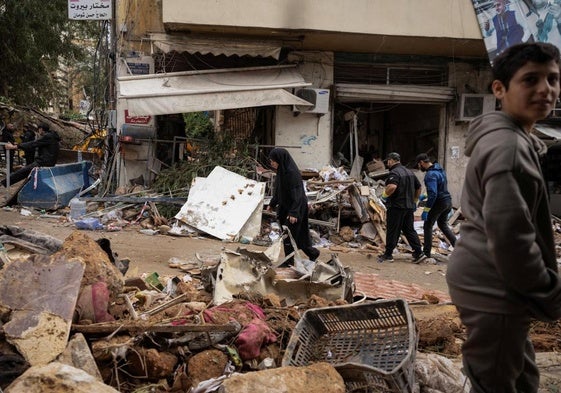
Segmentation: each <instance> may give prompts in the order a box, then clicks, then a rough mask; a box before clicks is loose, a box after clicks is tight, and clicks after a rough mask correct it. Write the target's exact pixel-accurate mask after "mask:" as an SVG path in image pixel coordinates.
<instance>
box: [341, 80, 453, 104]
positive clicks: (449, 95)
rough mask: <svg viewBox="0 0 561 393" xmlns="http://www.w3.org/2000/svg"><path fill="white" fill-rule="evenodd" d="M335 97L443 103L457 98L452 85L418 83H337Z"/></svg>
mask: <svg viewBox="0 0 561 393" xmlns="http://www.w3.org/2000/svg"><path fill="white" fill-rule="evenodd" d="M335 97H336V99H337V100H338V101H340V102H357V101H363V102H364V101H366V102H375V101H378V102H396V103H423V104H441V103H447V102H450V101H452V100H454V98H455V90H454V88H451V87H437V86H416V85H363V84H345V83H338V84H337V85H335Z"/></svg>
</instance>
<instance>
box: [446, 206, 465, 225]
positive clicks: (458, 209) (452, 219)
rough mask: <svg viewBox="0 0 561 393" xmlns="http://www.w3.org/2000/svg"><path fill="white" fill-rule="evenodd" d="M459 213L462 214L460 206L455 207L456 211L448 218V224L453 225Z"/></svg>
mask: <svg viewBox="0 0 561 393" xmlns="http://www.w3.org/2000/svg"><path fill="white" fill-rule="evenodd" d="M460 214H462V210H461V209H460V208H457V209H456V212H455V213H454V214H453V215H452V217H450V219H449V220H448V225H454V223H455V222H456V220H457V219H458V217H460Z"/></svg>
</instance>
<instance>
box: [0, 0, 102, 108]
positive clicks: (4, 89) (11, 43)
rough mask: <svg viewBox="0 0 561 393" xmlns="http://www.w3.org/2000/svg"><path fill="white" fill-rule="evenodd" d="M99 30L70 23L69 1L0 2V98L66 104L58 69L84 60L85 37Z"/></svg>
mask: <svg viewBox="0 0 561 393" xmlns="http://www.w3.org/2000/svg"><path fill="white" fill-rule="evenodd" d="M97 30H98V23H97V22H90V21H71V20H69V19H68V1H67V0H51V1H43V0H18V1H14V0H0V54H1V55H0V96H6V97H9V98H10V99H11V100H12V101H13V102H14V103H16V104H20V105H28V106H41V107H45V106H46V104H47V103H48V102H49V101H50V100H51V99H53V98H62V99H64V100H66V99H67V98H66V97H59V95H60V92H61V91H64V89H61V81H60V80H59V79H58V76H57V75H56V71H57V70H59V69H60V64H64V65H65V66H67V67H72V66H73V65H75V64H76V63H77V62H79V61H83V60H84V59H86V58H87V51H86V47H87V46H86V45H84V39H87V38H89V37H92V36H93V35H95V34H96V33H95V32H96V31H97Z"/></svg>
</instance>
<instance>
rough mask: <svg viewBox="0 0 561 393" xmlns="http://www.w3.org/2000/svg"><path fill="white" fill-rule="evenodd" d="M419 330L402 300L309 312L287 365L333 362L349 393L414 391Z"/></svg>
mask: <svg viewBox="0 0 561 393" xmlns="http://www.w3.org/2000/svg"><path fill="white" fill-rule="evenodd" d="M416 351H417V331H416V328H415V322H414V319H413V317H412V314H411V310H410V309H409V306H408V304H407V302H405V301H404V300H402V299H393V300H381V301H376V302H371V303H362V304H357V305H348V306H337V307H325V308H315V309H310V310H307V311H306V312H305V313H304V315H303V316H302V318H301V319H300V321H299V322H298V324H297V325H296V327H295V328H294V330H293V332H292V335H291V337H290V341H289V343H288V346H287V348H286V352H285V354H284V357H283V360H282V365H283V366H306V365H309V364H311V363H315V362H328V363H330V364H332V365H333V366H334V367H335V368H336V369H337V371H338V372H339V373H340V374H341V376H342V377H343V379H344V381H345V385H346V389H347V392H368V393H374V392H376V393H378V392H391V393H393V392H396V393H397V392H399V393H410V392H411V391H412V389H413V385H414V383H415V370H414V362H415V354H416Z"/></svg>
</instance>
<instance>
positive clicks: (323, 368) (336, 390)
mask: <svg viewBox="0 0 561 393" xmlns="http://www.w3.org/2000/svg"><path fill="white" fill-rule="evenodd" d="M219 392H221V393H245V392H268V393H282V392H291V393H344V392H345V383H344V381H343V378H342V377H341V375H339V373H338V372H337V371H336V370H335V368H334V367H333V366H331V365H330V364H328V363H314V364H312V365H310V366H305V367H290V366H289V367H282V368H275V369H270V370H263V371H255V372H251V373H246V374H234V375H232V376H231V377H230V378H227V379H225V380H224V382H223V383H222V386H221V388H220V390H219Z"/></svg>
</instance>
